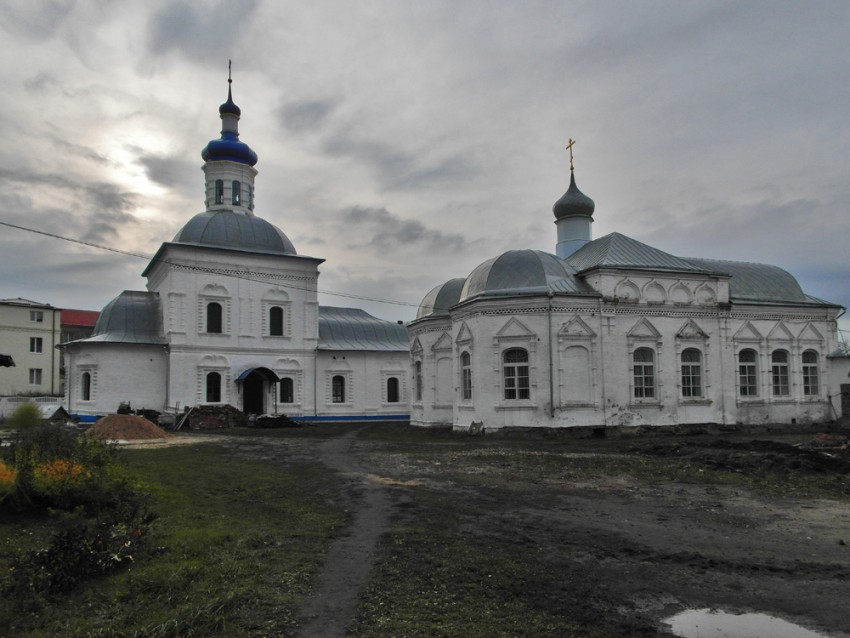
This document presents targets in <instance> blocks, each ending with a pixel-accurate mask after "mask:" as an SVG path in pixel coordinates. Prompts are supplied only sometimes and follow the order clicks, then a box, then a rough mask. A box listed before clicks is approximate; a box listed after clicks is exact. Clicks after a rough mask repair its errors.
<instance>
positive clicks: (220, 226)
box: [173, 210, 297, 255]
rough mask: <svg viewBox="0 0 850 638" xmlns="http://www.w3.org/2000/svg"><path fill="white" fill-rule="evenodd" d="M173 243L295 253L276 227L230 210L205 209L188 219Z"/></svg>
mask: <svg viewBox="0 0 850 638" xmlns="http://www.w3.org/2000/svg"><path fill="white" fill-rule="evenodd" d="M173 241H174V242H176V243H180V244H197V245H199V246H218V247H221V248H232V249H235V250H247V251H250V252H259V253H275V254H282V255H295V254H297V253H296V252H295V246H293V245H292V242H291V241H289V238H288V237H287V236H286V235H284V234H283V231H281V230H280V229H279V228H278V227H277V226H274V225H272V224H270V223H269V222H267V221H266V220H265V219H262V218H260V217H257V216H256V215H246V214H245V213H237V212H234V211H232V210H219V211H207V212H205V213H199V214H197V215H195V216H194V217H193V218H192V219H190V220H189V221H188V222H187V223H186V225H185V226H183V228H182V229H181V230H180V232H178V233H177V235H175V236H174V240H173Z"/></svg>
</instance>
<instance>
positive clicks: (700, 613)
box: [664, 609, 828, 638]
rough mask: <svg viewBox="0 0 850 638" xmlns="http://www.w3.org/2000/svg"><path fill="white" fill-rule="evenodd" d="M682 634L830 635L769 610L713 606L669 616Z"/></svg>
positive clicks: (732, 637) (739, 637)
mask: <svg viewBox="0 0 850 638" xmlns="http://www.w3.org/2000/svg"><path fill="white" fill-rule="evenodd" d="M664 622H666V623H667V624H668V625H670V626H671V627H672V629H673V633H674V634H676V635H677V636H682V638H828V637H827V635H826V634H821V633H818V632H816V631H811V630H810V629H804V628H803V627H800V625H795V624H794V623H790V622H788V621H787V620H782V619H780V618H777V617H776V616H768V615H767V614H732V613H728V612H725V611H717V610H714V609H690V610H688V611H683V612H682V613H680V614H676V615H675V616H671V617H670V618H667V619H666V620H665V621H664Z"/></svg>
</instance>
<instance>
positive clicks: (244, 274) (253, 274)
mask: <svg viewBox="0 0 850 638" xmlns="http://www.w3.org/2000/svg"><path fill="white" fill-rule="evenodd" d="M0 226H7V227H9V228H15V229H17V230H22V231H25V232H29V233H35V234H37V235H44V236H45V237H50V238H52V239H60V240H62V241H67V242H70V243H72V244H80V245H82V246H87V247H89V248H97V249H99V250H108V251H109V252H113V253H117V254H119V255H127V256H128V257H136V258H138V259H145V260H147V261H150V262H152V263H160V264H168V265H170V266H175V267H178V268H182V269H186V270H194V271H196V272H203V273H207V274H213V275H224V276H226V277H235V278H237V279H243V280H246V281H255V282H258V283H266V284H270V285H275V286H280V287H282V288H289V289H290V290H302V291H306V292H320V293H322V294H325V295H332V296H336V297H345V298H347V299H357V300H359V301H374V302H377V303H385V304H393V305H396V306H410V307H413V308H418V307H419V304H416V303H411V302H409V301H399V300H397V299H383V298H380V297H370V296H368V295H357V294H353V293H348V292H336V291H333V290H324V289H321V288H318V287H316V288H310V287H302V286H297V285H295V284H291V283H281V282H280V281H275V280H271V279H268V278H267V277H268V276H269V273H261V272H257V271H251V270H243V271H235V270H224V269H218V268H211V267H205V266H196V265H192V264H184V263H180V262H176V261H171V260H169V259H154V258H153V257H151V256H150V255H143V254H141V253H134V252H131V251H128V250H121V249H119V248H112V247H111V246H104V245H102V244H96V243H94V242H89V241H83V240H82V239H75V238H73V237H66V236H64V235H58V234H56V233H49V232H47V231H44V230H38V229H36V228H28V227H26V226H19V225H17V224H11V223H9V222H4V221H0Z"/></svg>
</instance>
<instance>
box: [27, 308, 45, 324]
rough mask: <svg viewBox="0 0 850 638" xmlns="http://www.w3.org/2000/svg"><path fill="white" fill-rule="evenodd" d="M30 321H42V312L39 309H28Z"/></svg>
mask: <svg viewBox="0 0 850 638" xmlns="http://www.w3.org/2000/svg"><path fill="white" fill-rule="evenodd" d="M30 321H34V322H35V323H42V322H43V321H44V312H43V311H41V310H30Z"/></svg>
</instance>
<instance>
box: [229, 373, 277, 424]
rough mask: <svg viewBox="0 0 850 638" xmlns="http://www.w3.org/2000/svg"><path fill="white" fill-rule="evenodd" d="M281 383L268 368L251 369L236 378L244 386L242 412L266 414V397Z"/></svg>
mask: <svg viewBox="0 0 850 638" xmlns="http://www.w3.org/2000/svg"><path fill="white" fill-rule="evenodd" d="M279 381H280V379H278V377H277V375H276V374H275V373H274V372H272V371H271V370H269V369H268V368H249V369H247V370H245V371H244V372H243V373H242V374H240V375H239V376H238V377H237V378H236V383H240V384H242V411H243V412H244V413H245V414H257V415H260V414H265V413H266V411H267V406H266V395H267V394H268V391H269V389H270V388H272V387H273V386H274V385H275V384H277V383H278V382H279Z"/></svg>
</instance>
